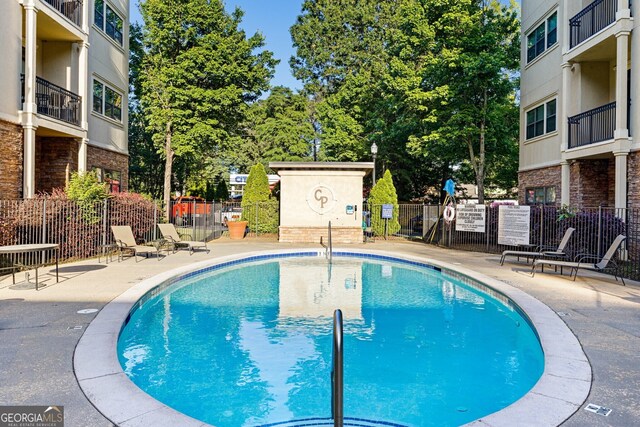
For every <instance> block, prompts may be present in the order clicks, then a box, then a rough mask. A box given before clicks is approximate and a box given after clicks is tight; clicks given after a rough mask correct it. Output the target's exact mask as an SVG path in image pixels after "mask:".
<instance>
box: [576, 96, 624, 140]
mask: <svg viewBox="0 0 640 427" xmlns="http://www.w3.org/2000/svg"><path fill="white" fill-rule="evenodd" d="M568 123H569V148H575V147H581V146H583V145H589V144H594V143H596V142H601V141H607V140H610V139H613V134H614V130H615V128H616V103H615V102H611V103H609V104H606V105H602V106H600V107H597V108H594V109H593V110H589V111H585V112H584V113H580V114H577V115H575V116H572V117H569V119H568Z"/></svg>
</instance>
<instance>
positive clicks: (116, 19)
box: [93, 0, 123, 46]
mask: <svg viewBox="0 0 640 427" xmlns="http://www.w3.org/2000/svg"><path fill="white" fill-rule="evenodd" d="M93 22H94V24H95V25H96V27H98V28H100V29H101V30H102V31H104V32H105V33H107V35H108V36H109V37H111V38H112V39H113V40H115V41H116V42H118V44H119V45H120V46H122V28H123V20H122V18H121V17H120V15H118V14H117V13H116V12H115V11H114V10H113V9H112V8H111V7H110V6H109V5H107V4H105V1H104V0H95V3H94V11H93Z"/></svg>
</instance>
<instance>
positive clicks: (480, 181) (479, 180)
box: [476, 88, 487, 205]
mask: <svg viewBox="0 0 640 427" xmlns="http://www.w3.org/2000/svg"><path fill="white" fill-rule="evenodd" d="M486 122H487V89H486V88H485V90H484V100H483V105H482V121H481V122H480V149H479V150H478V151H479V152H478V156H479V157H480V159H479V160H478V164H477V165H478V168H477V169H476V184H477V185H478V204H480V205H482V204H484V166H485V165H484V161H485V134H486Z"/></svg>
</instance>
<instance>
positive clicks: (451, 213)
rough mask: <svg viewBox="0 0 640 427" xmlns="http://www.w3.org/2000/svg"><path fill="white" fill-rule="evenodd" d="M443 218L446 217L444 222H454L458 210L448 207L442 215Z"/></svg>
mask: <svg viewBox="0 0 640 427" xmlns="http://www.w3.org/2000/svg"><path fill="white" fill-rule="evenodd" d="M442 216H443V217H444V220H445V221H447V222H451V221H453V219H454V218H455V217H456V208H454V207H453V206H451V205H448V206H447V207H446V208H444V213H443V214H442Z"/></svg>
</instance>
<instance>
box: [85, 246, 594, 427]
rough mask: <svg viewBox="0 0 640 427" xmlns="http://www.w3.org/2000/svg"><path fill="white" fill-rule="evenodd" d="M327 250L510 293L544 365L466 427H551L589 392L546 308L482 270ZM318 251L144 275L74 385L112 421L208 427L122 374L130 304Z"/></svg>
mask: <svg viewBox="0 0 640 427" xmlns="http://www.w3.org/2000/svg"><path fill="white" fill-rule="evenodd" d="M334 252H344V253H349V254H354V255H364V256H367V255H372V256H374V257H389V258H393V259H398V260H406V261H410V262H416V263H420V264H427V265H430V266H435V267H439V268H441V269H446V270H452V271H454V272H456V273H457V274H461V275H463V276H467V277H469V278H470V279H472V280H475V281H479V282H481V283H482V284H485V285H487V286H489V287H490V288H493V289H495V290H496V291H498V292H500V293H502V294H504V295H506V296H507V297H509V298H510V299H511V300H512V301H513V302H514V303H516V304H517V305H518V306H519V307H520V308H521V309H522V310H523V311H524V312H525V313H526V315H527V316H528V317H529V319H530V320H531V322H532V323H533V325H534V326H535V328H536V331H537V333H538V336H539V338H540V342H541V344H542V348H543V351H544V355H545V368H544V372H543V374H542V376H541V377H540V379H539V380H538V382H537V383H536V384H535V386H534V387H533V388H532V389H531V390H530V391H529V392H528V393H527V394H526V395H524V396H523V397H522V398H520V399H519V400H518V401H516V402H515V403H513V404H511V405H509V406H507V407H506V408H504V409H502V410H500V411H498V412H494V413H492V414H489V415H487V416H485V417H482V418H480V419H477V420H475V421H472V422H470V423H469V424H467V426H471V427H484V426H491V427H498V426H512V425H522V426H526V425H532V426H533V425H535V426H541V425H548V426H557V425H560V424H561V423H562V422H564V421H565V420H566V419H567V418H569V417H570V416H571V415H572V414H573V413H575V412H576V411H577V410H578V409H579V408H580V406H581V405H582V404H583V403H584V401H585V400H586V398H587V396H588V394H589V391H590V389H591V379H592V374H591V366H590V364H589V362H588V360H587V357H586V355H585V354H584V352H583V350H582V346H581V345H580V343H579V341H578V339H577V338H576V337H575V336H574V335H573V333H572V332H571V331H570V330H569V328H568V327H567V326H566V325H565V323H564V322H563V321H562V319H560V317H559V316H558V315H557V314H556V313H555V312H554V311H553V310H551V309H550V308H549V307H548V306H547V305H545V304H544V303H542V302H540V301H539V300H537V299H535V298H534V297H532V296H531V295H529V294H527V293H526V292H524V291H522V290H520V289H518V288H515V287H513V286H511V285H508V284H506V283H504V282H501V281H499V280H497V279H493V278H491V277H488V276H486V275H484V274H481V273H478V272H475V271H473V270H469V269H467V268H464V267H462V266H460V265H453V264H449V263H446V262H442V261H437V260H434V259H431V258H427V257H418V256H412V255H405V254H396V253H392V252H387V251H379V250H362V249H351V248H349V249H344V248H335V249H334ZM296 253H305V254H308V253H311V254H317V255H318V256H324V252H323V251H320V250H314V249H309V248H300V249H288V250H267V251H255V252H247V253H243V254H237V255H230V256H224V257H219V258H214V259H209V260H206V261H201V262H198V263H195V264H190V265H188V266H183V267H179V268H176V269H173V270H170V271H167V272H164V273H160V274H158V275H156V276H153V277H151V278H149V279H146V280H144V281H142V282H140V283H138V284H136V285H134V286H133V287H131V288H130V289H128V290H127V291H125V292H123V293H122V294H120V295H119V296H118V297H116V298H115V299H114V300H113V301H111V302H110V303H109V304H107V305H106V306H105V307H104V308H103V309H102V310H101V311H100V312H99V313H98V315H97V316H96V317H95V319H94V320H93V321H92V322H91V323H90V325H89V326H88V328H87V329H86V331H85V333H84V334H83V335H82V337H81V339H80V341H79V342H78V344H77V347H76V350H75V353H74V358H73V366H74V372H75V375H76V378H77V380H78V383H79V385H80V388H81V389H82V391H83V392H84V394H85V395H86V397H87V398H88V399H89V401H90V402H91V403H92V404H93V405H94V406H95V407H96V409H98V411H100V412H101V413H102V414H103V415H104V416H105V417H106V418H108V419H109V420H110V421H111V422H113V423H114V424H115V425H118V426H147V425H154V426H163V425H166V426H175V425H180V426H201V427H204V426H211V425H210V424H207V423H204V422H202V421H199V420H196V419H194V418H191V417H189V416H187V415H185V414H183V413H180V412H178V411H176V410H175V409H172V408H170V407H169V406H167V405H165V404H163V403H161V402H159V401H157V400H155V399H154V398H152V397H151V396H149V395H148V394H146V393H145V392H144V391H142V390H141V389H139V388H138V387H137V386H136V385H135V384H134V383H133V382H132V381H131V380H130V379H129V378H128V377H127V376H126V374H125V373H124V372H123V371H122V368H121V367H120V363H119V361H118V356H117V340H118V336H119V334H120V330H121V327H122V325H123V324H124V322H125V321H126V319H127V316H128V315H129V313H130V311H131V308H132V307H133V306H134V305H135V304H136V303H137V301H138V300H139V299H140V298H141V297H142V296H144V295H145V294H146V293H147V292H148V291H149V290H151V289H153V288H154V287H156V286H158V285H160V284H162V283H163V282H165V281H167V280H170V279H172V278H175V277H176V276H181V275H184V274H187V273H189V272H192V271H196V270H202V269H205V268H208V267H212V266H215V265H218V264H224V263H228V262H233V261H238V260H243V259H245V258H249V257H254V256H277V255H282V254H296Z"/></svg>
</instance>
